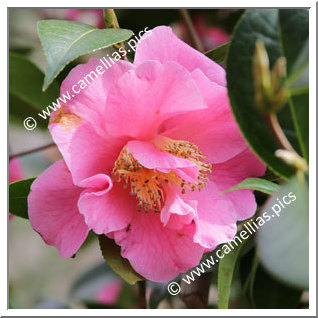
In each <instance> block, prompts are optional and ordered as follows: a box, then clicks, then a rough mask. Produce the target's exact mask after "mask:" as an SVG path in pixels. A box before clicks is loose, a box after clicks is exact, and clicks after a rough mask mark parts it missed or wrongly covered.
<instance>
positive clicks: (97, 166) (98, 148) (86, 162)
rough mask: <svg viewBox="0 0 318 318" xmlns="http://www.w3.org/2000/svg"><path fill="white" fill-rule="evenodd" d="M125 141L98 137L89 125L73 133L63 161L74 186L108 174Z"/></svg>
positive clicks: (104, 136) (109, 137) (105, 136)
mask: <svg viewBox="0 0 318 318" xmlns="http://www.w3.org/2000/svg"><path fill="white" fill-rule="evenodd" d="M126 141H127V139H125V140H124V139H120V138H112V137H111V136H109V135H108V134H107V133H106V132H105V133H104V134H103V135H100V134H98V133H97V132H96V130H95V128H94V126H93V125H91V124H90V123H87V124H84V125H82V126H81V127H79V128H78V129H77V131H76V132H75V133H74V135H73V137H72V140H71V141H70V143H69V145H68V150H67V153H66V154H67V156H66V157H65V155H64V158H65V161H66V163H67V165H68V167H69V169H70V171H71V173H72V177H73V181H74V183H75V184H77V185H80V182H81V181H82V180H84V179H87V178H89V177H92V176H94V175H96V174H100V173H101V174H110V173H111V170H112V169H113V167H114V163H115V161H116V159H117V157H118V156H119V153H120V151H121V149H122V147H123V146H124V145H125V143H126Z"/></svg>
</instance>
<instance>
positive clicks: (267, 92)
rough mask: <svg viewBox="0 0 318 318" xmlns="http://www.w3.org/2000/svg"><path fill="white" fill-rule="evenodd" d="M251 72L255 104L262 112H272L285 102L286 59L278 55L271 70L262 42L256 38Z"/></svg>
mask: <svg viewBox="0 0 318 318" xmlns="http://www.w3.org/2000/svg"><path fill="white" fill-rule="evenodd" d="M253 74H254V88H255V103H256V106H257V107H258V108H259V109H260V110H261V111H263V112H267V113H273V112H277V111H278V110H280V109H281V108H282V107H283V106H284V105H285V103H286V99H287V91H286V88H285V85H284V79H285V76H286V60H285V58H284V57H280V58H279V59H278V60H277V61H276V63H275V65H274V67H273V70H272V72H271V71H270V69H269V60H268V55H267V52H266V49H265V46H264V43H263V42H262V41H260V40H257V41H256V43H255V51H254V56H253Z"/></svg>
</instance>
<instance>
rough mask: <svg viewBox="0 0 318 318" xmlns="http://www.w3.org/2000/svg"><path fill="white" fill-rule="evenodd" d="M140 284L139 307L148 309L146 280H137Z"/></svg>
mask: <svg viewBox="0 0 318 318" xmlns="http://www.w3.org/2000/svg"><path fill="white" fill-rule="evenodd" d="M137 284H138V299H139V308H142V309H146V308H147V302H146V281H145V280H142V281H139V282H137Z"/></svg>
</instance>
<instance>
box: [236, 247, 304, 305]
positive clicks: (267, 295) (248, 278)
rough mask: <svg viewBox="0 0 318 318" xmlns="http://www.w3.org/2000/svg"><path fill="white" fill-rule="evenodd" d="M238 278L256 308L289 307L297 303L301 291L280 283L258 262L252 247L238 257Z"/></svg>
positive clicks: (248, 298)
mask: <svg viewBox="0 0 318 318" xmlns="http://www.w3.org/2000/svg"><path fill="white" fill-rule="evenodd" d="M239 274H240V280H241V283H242V285H243V294H245V296H246V297H247V300H248V301H249V302H250V303H251V305H252V307H253V308H256V309H276V308H277V309H290V308H296V307H297V306H298V304H299V301H300V297H301V294H302V292H301V291H300V290H297V289H294V288H291V287H289V286H286V285H284V284H282V283H281V282H280V281H277V280H276V279H274V278H273V277H272V276H271V275H269V274H268V273H267V272H266V271H265V270H264V268H263V267H262V266H261V264H259V261H258V257H257V255H256V254H255V250H254V249H252V250H251V251H250V252H248V253H247V254H246V255H244V256H242V257H241V258H240V268H239Z"/></svg>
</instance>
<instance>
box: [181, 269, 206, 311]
mask: <svg viewBox="0 0 318 318" xmlns="http://www.w3.org/2000/svg"><path fill="white" fill-rule="evenodd" d="M185 276H186V275H185V274H183V275H182V277H185ZM211 278H212V272H208V273H204V274H203V275H201V276H200V277H197V278H196V279H195V281H193V282H192V283H191V285H189V284H187V283H185V282H184V281H183V280H181V294H180V297H181V299H182V300H183V302H184V303H185V304H186V306H187V307H188V308H191V309H203V308H206V307H207V304H208V296H209V289H210V282H211Z"/></svg>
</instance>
